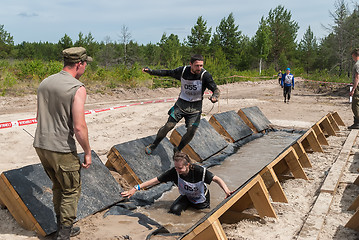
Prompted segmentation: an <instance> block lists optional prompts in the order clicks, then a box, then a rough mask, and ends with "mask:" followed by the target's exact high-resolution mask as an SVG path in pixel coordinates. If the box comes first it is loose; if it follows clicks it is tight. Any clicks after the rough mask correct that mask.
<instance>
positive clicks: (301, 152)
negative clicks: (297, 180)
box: [292, 142, 312, 168]
mask: <svg viewBox="0 0 359 240" xmlns="http://www.w3.org/2000/svg"><path fill="white" fill-rule="evenodd" d="M292 147H293V148H294V151H295V153H296V154H297V156H298V158H299V162H300V164H301V165H302V167H304V168H311V167H312V164H311V162H310V160H309V157H308V155H307V153H306V151H305V149H304V147H303V145H302V144H301V143H299V142H296V143H294V144H293V146H292Z"/></svg>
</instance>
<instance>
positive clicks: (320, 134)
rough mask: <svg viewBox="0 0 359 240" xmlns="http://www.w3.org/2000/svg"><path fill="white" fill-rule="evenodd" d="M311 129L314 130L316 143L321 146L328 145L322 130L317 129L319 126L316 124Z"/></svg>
mask: <svg viewBox="0 0 359 240" xmlns="http://www.w3.org/2000/svg"><path fill="white" fill-rule="evenodd" d="M312 129H313V130H314V132H315V134H316V135H317V138H318V141H319V143H320V144H321V145H329V143H328V141H327V139H326V137H325V135H324V133H323V131H322V129H321V128H320V127H319V124H318V123H316V124H314V125H313V126H312Z"/></svg>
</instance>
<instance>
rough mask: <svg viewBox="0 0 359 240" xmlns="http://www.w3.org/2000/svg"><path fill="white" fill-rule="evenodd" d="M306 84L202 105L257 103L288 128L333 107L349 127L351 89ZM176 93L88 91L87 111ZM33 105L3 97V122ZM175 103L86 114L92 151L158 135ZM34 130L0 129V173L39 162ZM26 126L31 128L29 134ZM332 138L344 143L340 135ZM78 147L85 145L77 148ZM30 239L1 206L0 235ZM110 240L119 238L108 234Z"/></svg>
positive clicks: (242, 91)
mask: <svg viewBox="0 0 359 240" xmlns="http://www.w3.org/2000/svg"><path fill="white" fill-rule="evenodd" d="M303 85H304V84H303V82H302V81H301V80H298V83H297V86H296V89H295V90H294V91H293V93H292V99H291V102H290V103H289V104H285V103H284V102H283V97H282V89H281V88H280V87H279V86H278V84H277V81H276V80H271V81H263V82H243V83H234V84H229V85H226V86H220V90H221V100H220V102H219V104H215V105H214V106H212V104H211V103H210V101H208V100H205V101H204V107H203V113H204V117H205V118H207V119H209V117H210V116H211V115H212V114H214V113H217V112H223V111H228V110H239V109H240V108H244V107H250V106H258V107H259V108H260V109H261V110H262V112H263V113H264V114H265V115H266V116H267V118H268V119H269V120H270V121H271V122H272V123H273V124H275V125H278V126H287V127H290V128H309V127H311V126H312V125H313V124H314V123H315V122H316V121H318V120H319V119H320V118H321V117H323V116H324V115H325V114H327V113H328V112H330V111H337V112H338V113H339V115H340V116H341V118H342V119H343V121H344V122H345V123H346V124H347V125H349V124H351V123H352V113H351V108H350V104H349V102H348V97H347V95H346V94H347V93H342V95H341V96H340V95H338V94H333V93H329V94H327V93H321V94H318V93H315V91H314V90H311V89H307V88H304V87H303ZM178 93H179V89H176V88H171V89H157V90H148V89H136V90H124V89H118V90H117V91H115V92H113V94H111V95H90V96H89V97H88V101H87V104H86V109H87V110H90V109H102V108H107V107H114V106H119V105H123V104H128V103H129V102H140V101H145V100H149V99H165V98H173V97H177V96H178ZM35 103H36V96H25V97H0V106H1V107H0V123H1V122H7V121H15V120H19V119H26V118H33V117H35V115H36V104H35ZM172 105H173V102H166V103H155V104H146V105H137V106H131V107H126V108H121V109H117V110H112V111H106V112H102V113H97V114H90V115H87V116H86V121H87V123H88V128H89V134H90V144H91V147H92V149H93V150H94V151H95V152H96V153H97V154H98V155H99V156H100V158H101V160H102V161H103V162H104V163H105V162H106V161H107V153H108V151H109V150H110V148H111V147H112V146H113V145H115V144H119V143H122V142H127V141H130V140H133V139H136V138H141V137H146V136H149V135H153V134H156V132H157V130H158V129H159V127H161V126H162V125H163V124H164V123H165V121H166V120H167V117H168V115H167V111H168V109H169V108H170V107H171V106H172ZM35 128H36V125H28V126H24V127H15V128H8V129H0V139H2V141H0V148H1V149H2V154H1V155H2V160H1V161H0V172H3V171H7V170H10V169H15V168H19V167H23V166H26V165H29V164H34V163H38V162H39V160H38V158H37V156H36V153H35V151H34V149H33V147H32V137H31V136H30V135H29V134H28V133H27V132H29V133H30V134H32V135H33V134H34V132H35ZM25 130H26V131H27V132H25ZM333 141H334V142H338V141H339V142H340V141H342V139H338V140H333ZM79 149H81V148H80V147H79ZM79 151H80V150H79ZM326 154H329V155H330V154H331V151H330V150H328V151H326ZM326 156H327V155H325V156H322V158H321V161H325V163H326V164H327V165H326V166H330V163H331V162H330V161H331V160H330V157H326ZM333 156H334V155H333ZM326 159H328V160H326ZM320 169H321V168H318V171H321V170H320ZM315 170H316V169H315V168H313V169H312V170H310V171H315ZM318 178H319V177H318ZM317 184H318V183H316V184H312V185H313V186H312V188H311V191H313V192H312V193H310V194H312V195H313V196H314V194H315V188H316V187H317ZM286 185H288V187H287V189H292V188H293V186H291V185H290V183H284V187H285V186H286ZM309 186H311V185H310V184H309V185H308V186H307V185H306V184H305V183H302V182H300V181H299V186H298V188H302V187H304V188H306V187H308V188H309ZM356 190H357V192H356V194H358V193H359V191H358V189H356ZM308 194H309V193H308ZM313 196H312V197H310V199H313ZM294 198H296V197H294ZM339 198H340V196H339ZM308 199H309V198H308ZM353 200H354V199H353ZM306 201H307V200H306V198H300V199H299V200H298V204H299V205H300V204H304V205H309V206H310V200H308V202H306ZM339 201H340V200H339ZM278 208H279V209H280V211H283V212H286V213H288V212H289V213H290V212H291V211H292V210H293V209H291V208H292V206H291V205H290V206H279V207H278ZM301 214H305V213H301ZM93 217H94V221H96V222H97V221H99V217H98V216H93ZM280 217H281V216H279V218H280ZM89 221H90V222H91V218H90V220H89V219H86V223H87V224H88V223H89ZM103 221H104V222H102V225H106V224H110V225H107V227H106V229H108V228H109V227H111V226H112V225H111V224H113V227H114V228H115V229H116V228H118V224H119V223H118V222H119V221H110V222H109V223H106V221H105V220H103ZM266 221H269V222H271V221H272V222H274V223H276V220H266ZM278 221H280V220H278ZM292 221H294V222H292V223H291V222H286V224H296V220H292ZM333 221H334V220H333ZM274 223H273V224H269V227H267V228H266V227H264V226H262V225H261V223H258V222H254V223H253V222H249V223H247V222H243V223H239V224H242V225H238V226H237V227H236V226H234V227H233V229H235V230H233V229H232V227H229V228H231V229H232V230H233V231H234V235H231V238H230V239H258V238H256V237H254V236H256V234H252V233H253V232H256V231H259V230H258V224H259V225H261V226H262V227H263V228H261V230H260V231H272V232H273V231H274V232H275V231H279V230H280V229H281V228H283V226H281V224H274ZM80 224H81V223H80ZM116 224H117V225H116ZM243 224H244V225H243ZM245 224H246V225H245ZM338 224H339V223H338ZM340 224H342V222H340ZM264 225H265V224H264ZM333 225H335V224H333ZM93 231H94V232H96V231H97V232H96V234H97V235H96V234H94V235H93V236H94V238H96V237H95V236H105V235H101V232H100V234H99V233H98V231H101V229H97V230H96V229H95V230H93ZM235 231H238V233H235ZM293 232H294V233H295V230H293ZM349 233H350V234H352V235H354V236H356V235H355V233H354V232H350V231H349ZM103 234H105V233H103ZM291 234H292V233H291ZM89 236H91V235H89ZM89 236H88V237H86V236H85V235H84V234H81V235H80V237H79V238H78V239H90V237H89ZM257 237H258V236H257ZM293 237H294V236H293V235H292V236H291V237H289V236H288V235H286V236H285V237H284V238H283V237H281V236H278V237H276V235H274V238H275V239H292V238H293ZM27 238H34V239H38V238H37V237H36V235H35V234H34V233H33V232H30V231H26V230H23V229H22V228H21V227H20V226H19V225H18V224H17V223H16V221H15V220H14V219H13V218H12V216H11V215H10V214H9V212H8V211H7V210H0V239H27ZM92 239H93V238H92ZM102 239H104V238H102ZM107 239H121V238H115V236H108V238H107ZM133 239H136V238H133ZM271 239H272V238H271ZM322 239H339V238H336V237H335V233H333V234H329V235H325V237H323V238H322ZM353 239H354V238H353Z"/></svg>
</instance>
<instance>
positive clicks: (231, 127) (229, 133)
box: [209, 111, 253, 143]
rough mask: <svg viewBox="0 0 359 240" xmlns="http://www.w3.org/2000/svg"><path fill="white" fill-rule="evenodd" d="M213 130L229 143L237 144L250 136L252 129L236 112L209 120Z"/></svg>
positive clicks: (217, 114) (215, 115)
mask: <svg viewBox="0 0 359 240" xmlns="http://www.w3.org/2000/svg"><path fill="white" fill-rule="evenodd" d="M209 123H210V124H211V125H212V126H213V128H214V129H215V130H216V131H217V132H218V133H219V134H221V135H222V136H223V137H224V138H225V139H228V140H229V142H232V143H233V142H237V141H239V140H241V139H243V138H245V137H248V136H250V135H251V134H252V133H253V131H252V129H251V128H250V127H249V126H248V125H247V124H246V123H245V122H244V121H243V120H242V119H241V118H240V117H239V115H238V114H237V113H236V112H235V111H228V112H223V113H216V114H213V115H212V117H211V118H210V119H209Z"/></svg>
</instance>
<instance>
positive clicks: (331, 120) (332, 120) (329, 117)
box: [327, 113, 340, 132]
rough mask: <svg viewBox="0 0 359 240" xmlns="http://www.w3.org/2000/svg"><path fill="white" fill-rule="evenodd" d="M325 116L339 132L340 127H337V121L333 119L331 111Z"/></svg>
mask: <svg viewBox="0 0 359 240" xmlns="http://www.w3.org/2000/svg"><path fill="white" fill-rule="evenodd" d="M327 117H328V120H329V122H330V124H331V125H332V127H333V129H334V131H336V132H339V131H340V128H339V126H338V123H337V121H335V119H334V117H333V115H332V114H331V113H328V114H327Z"/></svg>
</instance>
